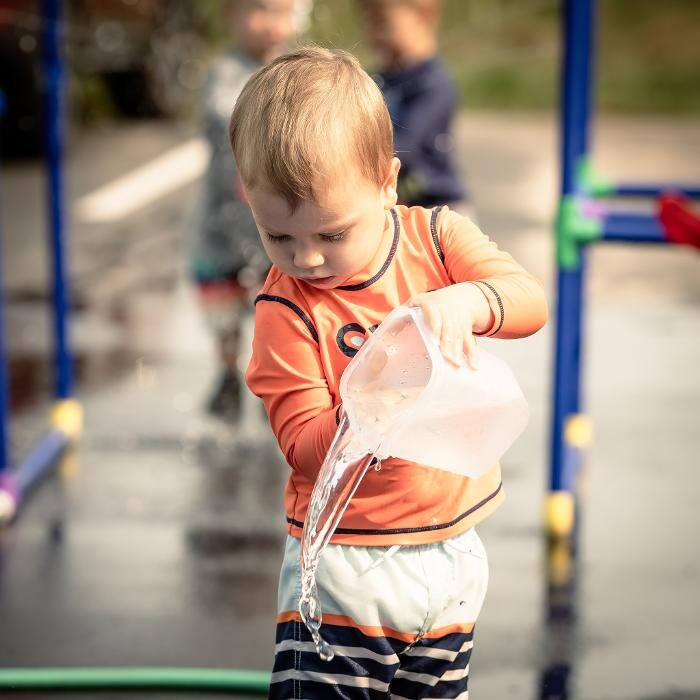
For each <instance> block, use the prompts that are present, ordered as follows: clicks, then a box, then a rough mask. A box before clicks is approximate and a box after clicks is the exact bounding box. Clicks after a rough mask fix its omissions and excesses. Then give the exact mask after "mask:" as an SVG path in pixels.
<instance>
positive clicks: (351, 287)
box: [336, 209, 401, 292]
mask: <svg viewBox="0 0 700 700" xmlns="http://www.w3.org/2000/svg"><path fill="white" fill-rule="evenodd" d="M391 216H392V217H393V219H394V240H393V242H392V244H391V250H390V251H389V255H387V258H386V260H385V261H384V264H383V265H382V268H381V270H379V272H377V274H376V275H374V277H370V278H369V279H368V280H365V281H364V282H359V283H358V284H345V285H343V286H341V287H336V289H342V290H343V291H344V292H357V291H359V290H360V289H367V287H369V286H371V285H373V284H374V283H375V282H376V281H377V280H378V279H379V278H380V277H381V276H382V275H383V274H384V273H385V272H386V271H387V270H388V269H389V265H391V261H392V260H393V259H394V255H396V249H397V248H398V246H399V235H400V234H401V226H400V224H399V217H398V215H397V213H396V210H395V209H392V210H391Z"/></svg>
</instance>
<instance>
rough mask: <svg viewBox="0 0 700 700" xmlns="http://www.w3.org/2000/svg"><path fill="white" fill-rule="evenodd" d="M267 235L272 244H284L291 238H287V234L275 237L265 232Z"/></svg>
mask: <svg viewBox="0 0 700 700" xmlns="http://www.w3.org/2000/svg"><path fill="white" fill-rule="evenodd" d="M265 235H266V236H267V240H268V241H270V242H271V243H284V242H285V241H288V240H289V239H290V238H291V236H287V235H286V234H283V235H281V236H273V235H272V234H271V233H268V232H267V231H265Z"/></svg>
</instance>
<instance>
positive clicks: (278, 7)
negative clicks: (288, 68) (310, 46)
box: [231, 0, 295, 63]
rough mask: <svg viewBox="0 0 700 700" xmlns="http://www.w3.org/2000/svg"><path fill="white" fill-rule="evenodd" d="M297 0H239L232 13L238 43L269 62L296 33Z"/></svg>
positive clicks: (248, 51) (262, 61)
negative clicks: (295, 9)
mask: <svg viewBox="0 0 700 700" xmlns="http://www.w3.org/2000/svg"><path fill="white" fill-rule="evenodd" d="M294 2H295V0H236V4H235V6H234V9H233V11H232V13H231V22H232V23H233V33H234V36H235V38H236V44H237V45H238V46H239V47H240V48H242V49H243V50H244V51H246V52H247V53H248V54H250V55H251V56H252V57H253V58H256V59H258V60H259V61H260V62H261V63H268V62H269V61H271V60H272V59H273V58H274V57H275V56H277V55H278V54H280V53H281V52H282V51H283V50H284V47H285V45H286V44H287V43H288V42H289V41H290V39H292V37H293V36H294Z"/></svg>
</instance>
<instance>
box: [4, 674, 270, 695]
mask: <svg viewBox="0 0 700 700" xmlns="http://www.w3.org/2000/svg"><path fill="white" fill-rule="evenodd" d="M269 687H270V674H269V673H267V672H265V671H241V670H219V669H204V668H6V669H0V689H15V690H55V691H64V690H70V689H72V690H111V689H132V690H144V689H145V690H154V689H158V690H163V691H165V690H193V691H214V692H217V691H226V692H228V693H231V692H235V693H236V694H240V693H247V694H248V695H253V696H267V693H268V690H269Z"/></svg>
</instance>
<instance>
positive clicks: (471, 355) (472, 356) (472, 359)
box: [463, 328, 479, 369]
mask: <svg viewBox="0 0 700 700" xmlns="http://www.w3.org/2000/svg"><path fill="white" fill-rule="evenodd" d="M463 346H464V354H465V355H466V356H467V362H468V363H469V366H470V367H471V368H472V369H477V368H478V367H479V355H478V350H477V347H476V338H475V337H474V335H473V334H472V330H471V328H469V329H468V330H467V331H466V332H465V334H464V340H463Z"/></svg>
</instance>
